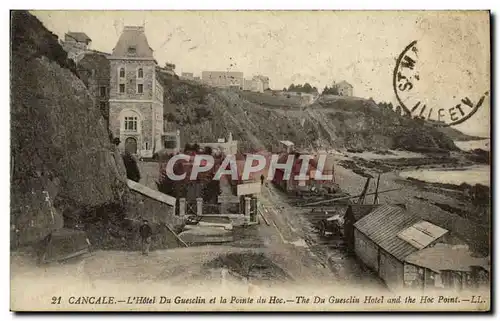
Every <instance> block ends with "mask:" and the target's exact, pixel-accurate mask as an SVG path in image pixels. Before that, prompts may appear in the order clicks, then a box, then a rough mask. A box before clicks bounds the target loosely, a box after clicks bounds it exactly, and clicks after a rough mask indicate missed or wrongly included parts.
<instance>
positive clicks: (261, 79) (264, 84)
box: [252, 75, 269, 92]
mask: <svg viewBox="0 0 500 321" xmlns="http://www.w3.org/2000/svg"><path fill="white" fill-rule="evenodd" d="M252 80H253V81H254V82H255V83H257V86H258V88H259V89H261V90H262V92H264V91H266V90H268V89H269V77H266V76H262V75H257V76H254V77H253V78H252Z"/></svg>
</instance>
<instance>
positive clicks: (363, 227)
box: [354, 205, 422, 261]
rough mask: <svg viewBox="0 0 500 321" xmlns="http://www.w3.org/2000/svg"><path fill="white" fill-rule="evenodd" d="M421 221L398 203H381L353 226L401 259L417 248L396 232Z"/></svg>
mask: <svg viewBox="0 0 500 321" xmlns="http://www.w3.org/2000/svg"><path fill="white" fill-rule="evenodd" d="M420 221H422V219H420V218H419V217H417V216H415V215H412V214H410V213H409V212H407V211H405V210H404V209H403V208H402V207H401V206H398V205H381V206H379V207H377V208H376V209H375V210H374V211H373V212H371V213H370V214H368V215H366V216H365V217H363V218H361V219H360V220H359V221H357V222H356V223H354V227H355V228H356V229H358V230H359V231H360V232H361V233H363V234H364V235H366V236H367V237H368V238H369V239H371V240H372V241H373V242H375V243H376V244H377V245H378V246H380V247H381V248H382V249H384V250H385V251H386V252H388V253H389V254H391V255H393V256H394V257H395V258H397V259H398V260H400V261H403V260H404V259H405V258H406V257H407V256H408V255H410V254H411V253H414V252H417V251H418V250H419V249H417V248H416V247H414V246H413V245H411V244H410V243H408V242H406V241H404V240H403V239H401V238H399V237H398V234H399V233H400V232H401V231H402V230H404V229H406V228H408V227H410V226H412V225H413V224H415V223H418V222H420Z"/></svg>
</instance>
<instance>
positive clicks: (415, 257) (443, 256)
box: [405, 244, 490, 272]
mask: <svg viewBox="0 0 500 321" xmlns="http://www.w3.org/2000/svg"><path fill="white" fill-rule="evenodd" d="M405 261H406V262H408V263H410V264H413V265H417V266H421V267H424V268H428V269H431V270H433V271H435V272H440V271H446V270H448V271H449V270H452V271H463V272H468V271H470V270H471V267H472V266H480V267H483V268H484V269H486V270H488V271H489V266H490V261H489V258H487V257H481V258H479V257H473V256H472V255H471V253H470V252H469V249H468V248H466V247H463V246H452V245H449V244H436V245H435V246H434V247H429V248H426V249H423V250H421V251H418V252H415V253H412V254H411V255H409V256H408V257H407V258H406V259H405Z"/></svg>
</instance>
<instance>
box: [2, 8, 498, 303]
mask: <svg viewBox="0 0 500 321" xmlns="http://www.w3.org/2000/svg"><path fill="white" fill-rule="evenodd" d="M10 23H11V39H10V41H11V43H10V49H11V60H10V61H11V69H10V72H11V74H10V79H11V87H10V88H11V105H10V112H11V118H10V119H11V156H10V157H11V159H10V162H11V167H10V176H11V177H10V178H11V181H10V182H11V214H10V220H11V225H10V245H11V246H10V248H11V253H10V273H11V274H10V282H11V283H10V286H11V288H10V293H11V301H10V308H11V310H12V311H193V312H194V311H453V312H456V311H477V312H487V311H490V310H491V302H490V298H491V296H490V293H491V284H492V281H491V274H490V273H491V261H490V257H491V250H492V249H491V239H492V237H491V235H492V224H491V205H490V204H491V190H490V188H491V187H490V185H491V182H490V168H491V164H490V148H491V146H490V97H491V89H490V77H491V75H490V70H491V69H490V64H491V62H490V60H491V58H490V50H491V44H490V12H488V11H43V10H42V11H21V10H18V11H11V21H10Z"/></svg>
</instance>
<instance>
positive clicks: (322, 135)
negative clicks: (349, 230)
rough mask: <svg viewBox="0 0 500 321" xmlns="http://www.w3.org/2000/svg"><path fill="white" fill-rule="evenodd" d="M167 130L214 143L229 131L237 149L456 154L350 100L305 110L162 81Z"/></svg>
mask: <svg viewBox="0 0 500 321" xmlns="http://www.w3.org/2000/svg"><path fill="white" fill-rule="evenodd" d="M162 81H163V84H164V87H165V97H164V111H165V117H166V123H167V126H169V127H170V128H175V127H176V128H181V129H182V131H181V132H182V135H183V137H181V140H182V142H183V143H184V142H189V141H191V142H192V141H198V142H210V141H216V140H217V138H219V137H227V135H228V134H229V132H232V133H233V138H234V139H236V140H239V141H240V143H239V146H240V147H242V148H243V149H246V150H248V149H255V148H257V149H258V148H266V149H272V148H273V147H276V144H277V143H278V141H279V140H290V141H293V142H294V143H295V144H296V146H299V147H301V148H306V149H307V148H310V149H328V148H358V149H403V150H410V151H423V152H425V151H429V152H431V151H437V150H446V151H449V150H456V149H457V148H456V146H455V145H454V143H453V141H452V140H451V139H450V138H449V137H448V136H447V135H446V134H444V133H443V132H441V131H439V130H438V129H436V128H434V127H432V126H429V125H427V124H426V123H425V122H423V121H419V120H413V119H408V118H406V117H402V116H400V115H398V114H397V113H395V112H394V111H392V110H390V109H385V108H381V107H379V106H377V104H375V102H373V101H371V100H367V99H362V98H355V97H338V96H335V97H333V98H331V97H330V98H321V99H318V100H317V101H316V102H314V103H313V104H311V105H308V106H307V107H306V106H305V105H303V104H297V102H296V101H293V100H290V103H288V102H287V101H288V100H287V99H286V97H273V95H272V93H252V94H249V93H246V92H237V91H230V90H222V89H216V88H211V87H207V86H204V85H201V84H199V83H195V82H190V81H186V80H178V79H175V78H172V77H166V76H165V77H163V78H162Z"/></svg>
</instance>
